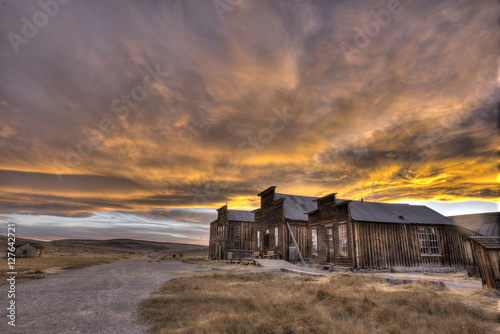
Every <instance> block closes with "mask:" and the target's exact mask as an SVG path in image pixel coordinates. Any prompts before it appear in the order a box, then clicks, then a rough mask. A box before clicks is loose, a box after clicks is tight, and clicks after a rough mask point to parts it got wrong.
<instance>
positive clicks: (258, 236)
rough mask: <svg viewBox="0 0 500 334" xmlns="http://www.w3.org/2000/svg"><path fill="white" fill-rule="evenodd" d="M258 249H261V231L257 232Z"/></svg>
mask: <svg viewBox="0 0 500 334" xmlns="http://www.w3.org/2000/svg"><path fill="white" fill-rule="evenodd" d="M257 248H260V231H257Z"/></svg>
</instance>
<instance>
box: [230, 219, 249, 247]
mask: <svg viewBox="0 0 500 334" xmlns="http://www.w3.org/2000/svg"><path fill="white" fill-rule="evenodd" d="M253 224H254V223H250V222H239V221H232V220H230V221H229V222H228V224H227V226H228V233H227V234H228V240H227V245H226V249H228V250H229V249H232V250H253V241H252V239H253ZM238 229H239V233H238Z"/></svg>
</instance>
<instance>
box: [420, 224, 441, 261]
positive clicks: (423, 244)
mask: <svg viewBox="0 0 500 334" xmlns="http://www.w3.org/2000/svg"><path fill="white" fill-rule="evenodd" d="M418 238H419V239H420V253H421V254H422V255H439V239H438V235H437V228H435V227H419V228H418Z"/></svg>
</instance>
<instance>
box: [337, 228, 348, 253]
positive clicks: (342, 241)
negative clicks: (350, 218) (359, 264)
mask: <svg viewBox="0 0 500 334" xmlns="http://www.w3.org/2000/svg"><path fill="white" fill-rule="evenodd" d="M339 253H340V255H341V256H347V225H346V224H341V225H339Z"/></svg>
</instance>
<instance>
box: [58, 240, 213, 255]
mask: <svg viewBox="0 0 500 334" xmlns="http://www.w3.org/2000/svg"><path fill="white" fill-rule="evenodd" d="M51 244H53V245H72V246H78V247H92V248H100V249H108V250H112V251H119V252H122V251H125V252H137V251H139V252H160V251H179V252H183V251H184V252H185V253H189V252H203V251H204V250H205V249H208V247H207V246H201V245H190V244H180V243H174V242H155V241H145V240H134V239H110V240H92V239H62V240H54V241H52V242H51Z"/></svg>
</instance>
